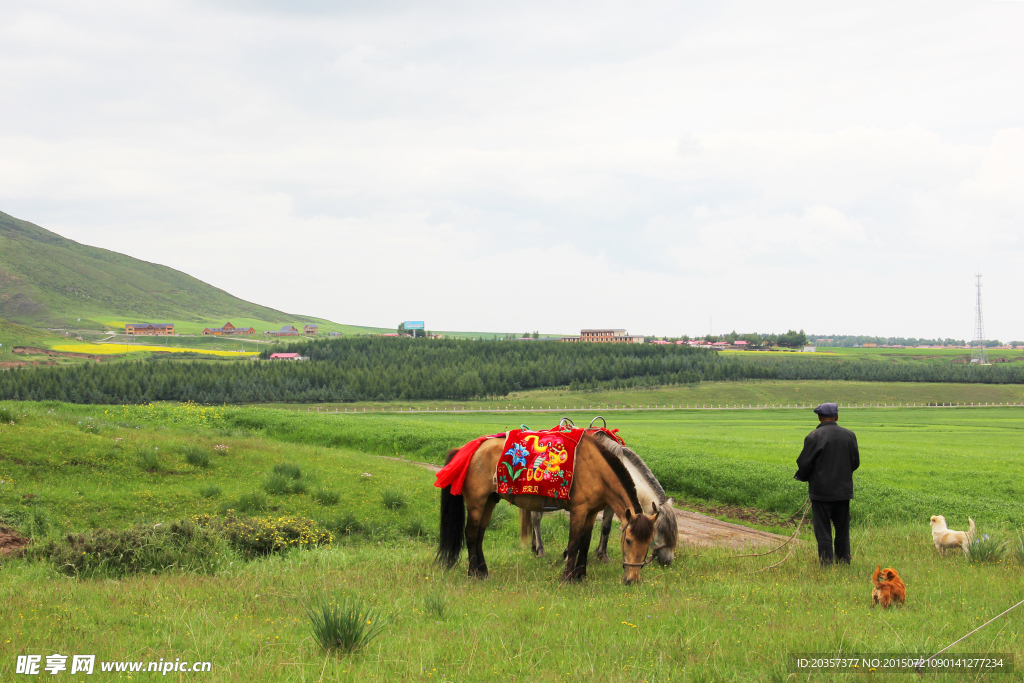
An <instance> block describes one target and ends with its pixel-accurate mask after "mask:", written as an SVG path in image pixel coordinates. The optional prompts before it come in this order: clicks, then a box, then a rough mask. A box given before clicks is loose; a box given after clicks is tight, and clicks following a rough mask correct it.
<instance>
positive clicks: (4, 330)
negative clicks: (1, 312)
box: [0, 318, 67, 355]
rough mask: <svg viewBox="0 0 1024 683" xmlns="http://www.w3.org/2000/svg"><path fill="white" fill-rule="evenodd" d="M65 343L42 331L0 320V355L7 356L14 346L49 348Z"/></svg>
mask: <svg viewBox="0 0 1024 683" xmlns="http://www.w3.org/2000/svg"><path fill="white" fill-rule="evenodd" d="M65 341H67V340H66V338H64V337H60V336H58V335H55V334H51V333H49V332H44V331H43V330H34V329H32V328H31V327H25V326H24V325H18V324H15V323H12V322H10V321H9V320H4V319H3V318H0V344H3V346H0V355H2V354H9V353H10V352H11V348H12V347H14V346H38V347H41V348H50V347H51V346H52V345H53V344H57V343H60V342H65Z"/></svg>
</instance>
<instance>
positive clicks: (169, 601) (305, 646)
mask: <svg viewBox="0 0 1024 683" xmlns="http://www.w3.org/2000/svg"><path fill="white" fill-rule="evenodd" d="M2 407H3V408H4V409H6V410H8V411H11V412H9V413H7V415H8V416H10V417H14V418H15V419H16V420H15V421H16V423H15V424H13V425H10V424H4V425H3V426H0V479H3V480H4V482H5V484H4V485H3V486H0V508H3V509H4V510H5V511H6V514H8V515H10V514H11V512H12V511H13V512H15V513H19V514H20V515H21V516H22V518H23V517H24V513H25V512H26V511H34V512H36V513H37V517H38V518H43V519H49V521H50V524H51V529H50V531H49V533H50V535H51V536H54V537H56V536H59V535H60V534H62V533H65V532H67V531H82V530H88V529H91V528H95V527H104V526H112V527H117V528H121V527H125V526H127V525H129V524H133V523H145V524H150V525H153V524H158V523H167V522H169V521H172V520H174V519H178V518H181V517H183V516H188V515H192V514H200V513H218V512H220V511H221V510H222V509H224V508H225V507H227V506H232V505H237V502H238V501H239V499H240V498H241V497H242V496H244V495H245V494H248V493H253V492H256V491H259V490H261V489H262V485H263V483H264V482H265V481H266V479H267V478H268V476H269V475H270V474H271V472H272V470H273V467H274V465H276V464H280V463H282V462H288V463H293V464H295V465H297V466H299V467H300V468H301V469H302V470H303V472H304V475H303V476H308V477H309V478H310V483H311V485H315V486H317V487H321V486H322V487H327V488H331V489H334V490H337V491H338V492H339V493H340V494H341V500H340V501H339V503H338V504H337V505H335V506H323V505H320V504H319V503H317V502H316V501H315V500H313V497H312V496H311V495H310V494H309V493H308V492H307V493H302V494H266V497H267V499H268V505H269V509H268V511H267V513H268V514H271V515H273V516H282V515H303V516H307V517H311V518H314V519H324V520H327V523H329V520H330V519H332V518H337V517H341V516H351V517H352V518H355V519H357V520H360V521H361V522H363V523H365V525H366V527H368V528H369V529H371V531H370V532H369V533H365V532H364V533H361V534H354V535H351V536H345V537H340V538H339V539H338V540H337V541H336V543H335V544H334V545H332V546H331V547H328V548H320V549H317V550H312V551H298V550H294V551H290V552H289V553H287V554H285V555H284V556H280V557H272V558H268V559H264V560H257V561H253V562H244V561H242V560H241V559H240V558H234V559H233V560H232V561H229V562H228V565H227V567H226V568H223V569H221V570H220V571H218V572H216V573H215V574H213V575H208V574H193V573H190V572H181V571H171V572H168V573H161V574H156V575H143V576H136V577H128V578H120V579H118V580H117V581H111V580H104V579H101V578H100V579H71V578H67V577H65V576H63V575H62V574H60V573H59V572H58V571H57V570H56V569H55V568H54V567H52V566H51V565H48V564H45V563H28V562H24V561H11V560H8V561H6V562H3V563H2V564H0V603H2V604H3V605H4V613H5V614H7V615H10V616H11V618H10V619H4V620H2V623H0V678H3V679H5V680H6V679H8V678H11V677H12V675H8V673H9V670H11V671H13V665H14V660H15V656H16V655H17V654H25V653H29V654H31V653H36V654H50V653H52V652H62V653H93V654H96V655H97V657H98V659H100V660H129V659H130V660H139V661H142V660H146V661H148V660H157V659H159V658H170V659H173V658H181V659H188V660H205V661H211V662H213V672H212V674H206V675H204V679H206V680H213V681H239V680H247V681H252V680H259V681H263V680H266V681H315V680H317V681H318V680H345V681H348V680H352V681H354V680H361V681H365V680H389V681H390V680H457V681H485V680H494V679H498V678H500V679H507V680H523V681H527V680H528V681H564V680H570V681H577V680H595V679H596V680H609V681H655V680H658V681H660V680H687V681H691V680H692V681H732V680H735V681H782V680H790V679H791V680H803V679H802V678H800V677H791V676H790V675H789V673H788V671H787V665H786V660H785V654H786V653H787V652H806V651H810V652H821V653H836V652H847V653H850V652H858V653H868V652H897V653H899V652H903V653H910V652H929V653H931V652H934V651H937V650H938V649H940V648H941V647H944V646H945V645H946V644H948V643H949V642H952V641H953V640H955V639H956V638H958V637H959V636H960V635H963V634H964V633H966V632H967V631H969V630H971V629H972V628H974V627H975V626H977V625H979V624H981V623H983V622H984V621H985V620H986V619H988V618H990V617H992V616H994V615H995V614H997V613H998V612H1000V611H1002V610H1003V609H1005V608H1006V607H1008V606H1009V605H1011V604H1013V603H1014V602H1016V601H1017V600H1019V599H1020V597H1019V596H1018V595H1017V587H1018V586H1019V582H1020V576H1021V573H1022V571H1024V566H1022V565H1021V564H1019V563H1018V562H1017V561H1016V560H1015V559H1012V558H1008V559H1006V560H1005V561H1003V562H1001V563H996V564H984V565H973V566H972V565H971V564H970V563H969V562H966V561H965V560H964V559H963V558H962V557H959V556H950V557H946V558H940V557H938V556H937V555H936V554H935V553H934V550H933V549H932V548H931V546H930V536H929V533H928V528H927V525H926V522H925V521H924V520H923V519H922V518H921V517H920V515H921V514H922V513H924V512H927V513H929V514H930V513H933V512H939V511H941V512H944V513H945V514H947V516H948V517H950V521H951V522H962V521H963V519H962V518H963V517H964V516H965V515H966V514H972V516H973V517H974V518H975V519H976V520H977V521H978V523H979V527H980V530H981V532H982V533H990V534H992V535H998V536H1000V537H1001V538H1007V539H1008V538H1010V537H1011V536H1012V535H1013V533H1014V532H1016V531H1017V530H1018V528H1019V525H1020V524H1021V523H1022V522H1021V518H1020V517H1019V515H1020V513H1021V507H1020V506H1021V503H1020V502H1019V501H1020V499H1021V496H1020V491H1019V490H1018V489H1017V487H1018V486H1019V484H1018V482H1020V481H1021V474H1022V472H1021V470H1022V468H1024V458H1022V457H1021V456H1020V455H1019V454H1020V451H1021V448H1020V447H1021V445H1022V444H1021V439H1022V427H1021V424H1022V420H1021V418H1022V417H1024V409H1021V408H999V409H992V410H975V411H969V410H958V411H939V410H926V409H920V410H916V411H915V410H912V409H908V410H902V411H900V410H876V409H862V410H860V411H850V412H848V413H844V415H843V416H842V418H843V423H844V424H846V425H847V426H849V427H851V428H853V429H855V430H856V431H857V433H858V436H859V439H860V443H861V452H862V462H863V466H862V469H861V470H860V471H859V472H858V473H857V475H856V476H857V487H858V488H857V499H856V500H855V501H854V509H855V510H856V511H857V514H856V517H855V519H856V522H855V528H854V538H853V545H854V562H853V565H852V566H851V567H849V568H842V569H837V570H821V569H819V568H817V566H816V563H815V561H814V559H815V558H814V556H813V552H812V550H811V546H812V545H813V541H811V542H810V543H807V544H804V545H803V546H801V547H800V548H799V549H798V550H797V552H796V553H795V554H794V556H793V557H792V558H791V559H790V560H789V561H788V563H787V564H786V565H784V567H783V569H781V570H778V571H772V572H766V573H762V574H758V575H751V574H750V573H749V572H750V571H751V570H752V569H754V568H756V567H759V566H764V565H766V564H767V563H768V562H769V560H757V559H746V560H731V559H729V556H730V554H731V553H729V552H728V551H724V550H717V549H688V550H686V551H685V552H683V553H681V554H680V555H679V556H678V558H677V560H676V562H675V563H674V565H673V566H672V567H671V568H669V569H667V570H662V569H655V568H653V567H651V568H648V569H645V570H644V571H645V575H646V579H645V581H644V583H643V584H642V585H640V586H638V587H631V588H626V587H623V586H622V585H621V584H620V578H621V570H620V569H619V568H618V567H617V565H616V564H615V563H610V564H607V565H596V566H592V568H591V573H590V577H589V579H588V581H587V582H586V583H584V584H583V585H579V586H563V585H560V584H559V583H558V581H557V577H558V566H557V565H558V560H557V559H548V560H537V559H534V558H532V557H531V556H529V554H528V552H526V551H524V550H523V549H522V548H520V547H519V545H518V542H517V539H516V528H515V524H514V523H513V522H514V519H507V520H506V521H505V522H504V524H503V525H502V526H501V527H500V528H498V529H496V530H493V531H492V532H490V533H489V534H488V538H487V543H486V550H487V552H488V561H489V565H490V568H491V571H492V576H491V578H490V579H488V580H487V581H484V582H479V581H475V580H470V579H468V578H467V577H465V576H464V574H463V571H462V569H464V567H463V568H462V569H460V570H459V571H453V572H448V573H445V572H440V571H439V570H438V569H437V568H436V567H435V566H434V565H433V563H432V554H433V545H432V540H433V538H432V533H433V532H432V531H429V530H431V529H433V528H434V526H435V525H436V514H437V512H436V510H437V496H436V492H435V490H434V489H433V488H432V487H431V482H432V479H433V475H432V474H431V473H430V472H429V471H427V470H425V469H422V468H419V467H416V466H414V465H411V464H409V463H406V462H401V461H399V460H387V459H383V458H379V457H374V455H373V454H378V455H384V454H387V455H391V456H392V458H394V457H396V455H397V457H399V458H409V459H415V460H431V461H435V462H436V461H438V460H439V458H440V457H441V454H442V453H443V451H444V450H445V449H446V448H447V447H449V446H451V445H457V444H459V443H461V442H462V441H463V440H465V439H466V438H470V437H472V436H476V435H478V434H480V433H484V432H491V431H496V430H500V429H503V428H508V427H509V426H518V423H520V422H524V421H527V422H528V423H529V424H530V425H531V426H533V427H535V428H536V427H541V426H547V423H548V422H553V421H554V420H553V418H552V416H551V415H546V414H545V415H525V416H523V415H520V414H517V415H514V416H513V415H488V414H477V415H444V414H438V415H430V416H426V415H415V416H413V415H404V416H399V415H394V416H392V415H366V416H363V415H360V416H354V415H349V416H344V415H337V416H335V415H330V416H327V415H323V414H321V415H316V414H306V413H303V414H295V413H288V412H285V411H276V410H268V409H262V408H261V409H233V408H200V407H196V406H179V407H175V406H152V407H127V408H123V407H83V406H70V405H65V404H56V403H51V404H31V403H19V404H9V403H8V404H4V405H3V406H2ZM15 409H16V410H15ZM808 417H810V416H809V415H805V414H799V413H796V412H793V411H760V412H758V411H735V412H725V411H722V412H714V413H712V412H709V411H708V412H696V411H689V412H687V411H676V412H672V413H660V412H658V413H656V412H637V413H628V414H627V413H623V414H617V415H616V416H615V418H614V419H613V422H612V425H611V426H613V427H619V428H621V429H622V433H623V435H624V436H625V437H626V439H627V441H628V442H629V443H630V444H631V445H633V446H634V447H635V448H636V449H637V450H638V451H639V452H641V453H642V454H644V456H645V457H646V458H647V459H648V462H650V463H651V465H652V467H654V469H655V471H656V473H657V474H658V475H659V477H661V478H662V480H663V481H664V482H666V483H667V484H668V488H670V489H671V490H673V491H675V492H677V493H684V494H687V495H690V496H693V497H700V496H699V495H698V494H699V493H700V492H701V491H703V492H704V493H705V494H706V495H705V496H704V497H705V498H707V499H709V500H713V501H714V500H717V501H721V502H729V501H730V500H735V501H737V502H739V503H741V504H746V505H758V504H764V503H765V501H766V500H767V499H766V498H765V490H766V489H768V488H776V489H778V490H780V491H782V492H783V493H784V494H785V495H783V496H781V497H779V498H777V499H772V500H774V501H775V503H776V504H778V505H781V504H783V503H785V504H787V505H788V504H789V503H790V502H792V501H789V500H788V499H787V496H790V495H792V496H794V498H793V500H795V501H796V502H799V500H798V499H799V498H800V496H801V493H802V489H801V487H800V485H798V484H796V483H795V482H792V480H791V477H792V471H793V465H792V461H793V459H795V456H796V452H797V451H798V449H799V445H800V441H801V439H802V437H803V435H804V434H805V433H806V432H807V431H808V430H809V428H810V426H811V425H810V424H809V423H810V421H809V420H808V419H807V418H808ZM218 445H221V446H227V450H226V452H224V451H223V450H213V449H214V446H218ZM188 447H201V448H204V449H206V450H208V451H210V452H212V453H213V456H212V460H213V462H212V467H201V466H193V465H189V464H187V460H186V456H185V452H186V450H187V448H188ZM153 457H155V458H156V464H157V466H156V467H155V468H150V467H149V465H152V464H153V460H152V458H153ZM364 472H366V473H370V474H372V475H373V476H371V477H364V476H362V474H363V473H364ZM679 477H681V478H682V479H679ZM687 482H689V483H687ZM690 486H698V487H704V488H703V489H700V488H688V487H690ZM211 487H219V488H220V489H221V493H220V494H219V495H218V496H215V497H212V498H206V497H204V493H208V492H209V491H210V489H211ZM385 489H399V490H401V491H402V492H403V494H404V495H405V496H406V497H407V500H408V504H407V505H406V506H405V507H404V508H402V509H401V510H389V509H386V508H385V507H384V506H383V504H382V502H381V500H382V497H381V494H382V493H383V491H384V490H385ZM730 496H733V497H734V498H730ZM929 496H932V497H929ZM772 500H768V504H771V503H772ZM502 505H503V506H504V504H502ZM933 506H939V507H933ZM794 507H795V506H794ZM786 512H787V513H788V512H791V510H787V511H786ZM907 515H909V516H907ZM423 528H426V529H428V532H427V533H428V535H427V536H426V537H423V536H422V535H421V533H422V529H423ZM545 535H546V537H547V538H548V539H549V541H548V542H549V543H550V544H551V547H552V549H557V548H559V547H561V545H562V544H564V543H565V541H566V528H565V521H564V518H562V517H559V516H548V517H546V518H545ZM803 538H804V540H805V541H810V536H809V534H808V533H806V530H805V532H804V533H803ZM552 555H553V556H556V557H557V555H558V553H557V552H554V553H552ZM464 563H465V561H464V560H463V564H464ZM877 563H882V564H884V565H892V566H896V567H897V568H899V569H900V572H901V575H902V576H903V578H904V579H905V580H906V582H907V585H908V592H909V598H908V605H907V606H906V607H905V608H904V609H899V610H892V611H889V612H882V611H880V610H878V611H874V612H872V611H871V610H870V609H869V608H868V605H869V602H870V599H869V595H870V587H869V585H868V582H867V577H868V575H869V574H870V572H871V570H873V569H874V566H875V564H877ZM323 593H327V594H331V595H336V596H344V595H356V596H360V597H361V598H363V599H365V600H368V601H370V602H371V603H373V604H374V605H376V606H378V607H380V608H382V609H383V610H384V611H385V613H386V614H387V626H386V632H385V635H384V637H382V638H380V639H378V640H376V641H373V643H372V644H371V645H370V646H369V647H368V648H367V650H366V651H364V652H362V653H360V654H356V655H352V656H343V657H334V656H326V657H325V656H324V655H323V653H322V651H321V650H320V649H319V648H318V647H317V646H316V645H315V644H314V642H313V641H312V639H311V638H310V636H309V632H308V627H307V625H306V621H305V616H304V613H303V608H304V606H305V604H307V602H308V601H309V600H310V599H312V598H313V597H315V596H317V595H320V594H323ZM438 604H440V605H442V608H441V609H440V610H438V608H437V605H438ZM431 608H433V611H431ZM1022 619H1024V616H1022V615H1018V614H1016V613H1014V614H1012V615H1010V616H1009V617H1007V618H1006V619H1004V620H1003V621H1002V622H999V623H997V624H995V625H993V626H990V627H988V629H987V630H985V631H983V632H981V633H980V634H978V635H977V636H975V637H973V638H972V639H971V640H969V641H967V642H966V643H965V644H964V645H963V646H962V647H961V648H958V650H959V651H960V652H989V653H991V652H1009V653H1013V654H1015V655H1017V657H1018V659H1019V657H1020V656H1021V655H1022V654H1024V649H1022V645H1021V643H1022V642H1024V641H1022V639H1021V636H1022V634H1024V621H1022ZM112 675H113V674H112ZM875 676H876V677H878V678H880V679H881V680H903V677H896V676H885V675H881V676H879V674H877V673H876V674H875ZM123 677H124V678H125V679H127V677H128V675H127V674H124V675H123ZM1019 679H1020V676H1019V675H1014V676H1003V677H999V678H993V679H992V680H1019ZM179 680H189V678H188V676H187V675H180V676H179ZM814 680H845V677H840V676H834V677H829V676H814ZM934 680H963V677H962V676H936V677H935V678H934ZM982 680H986V679H984V678H982Z"/></svg>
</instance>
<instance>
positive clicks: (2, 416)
mask: <svg viewBox="0 0 1024 683" xmlns="http://www.w3.org/2000/svg"><path fill="white" fill-rule="evenodd" d="M19 417H20V416H19V415H18V414H17V413H16V412H15V411H14V410H13V409H11V408H8V407H7V406H0V423H3V424H18V422H19V421H20V420H19Z"/></svg>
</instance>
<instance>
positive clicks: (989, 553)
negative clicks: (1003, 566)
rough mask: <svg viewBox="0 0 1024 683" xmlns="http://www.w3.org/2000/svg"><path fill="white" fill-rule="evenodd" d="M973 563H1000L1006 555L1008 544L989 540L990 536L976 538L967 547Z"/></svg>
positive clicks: (993, 539) (992, 539)
mask: <svg viewBox="0 0 1024 683" xmlns="http://www.w3.org/2000/svg"><path fill="white" fill-rule="evenodd" d="M967 554H968V556H969V557H970V560H971V562H972V563H973V562H978V563H985V562H999V561H1000V560H1001V559H1003V555H1005V554H1006V542H1005V541H1000V540H998V539H995V538H989V535H988V534H985V535H984V536H980V537H976V538H974V539H972V540H971V542H970V543H969V544H968V545H967Z"/></svg>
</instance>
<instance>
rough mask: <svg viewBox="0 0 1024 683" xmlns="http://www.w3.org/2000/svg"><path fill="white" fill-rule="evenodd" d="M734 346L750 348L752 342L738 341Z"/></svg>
mask: <svg viewBox="0 0 1024 683" xmlns="http://www.w3.org/2000/svg"><path fill="white" fill-rule="evenodd" d="M733 344H734V345H736V346H750V342H748V341H744V340H742V339H737V340H736V341H734V342H733Z"/></svg>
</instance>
